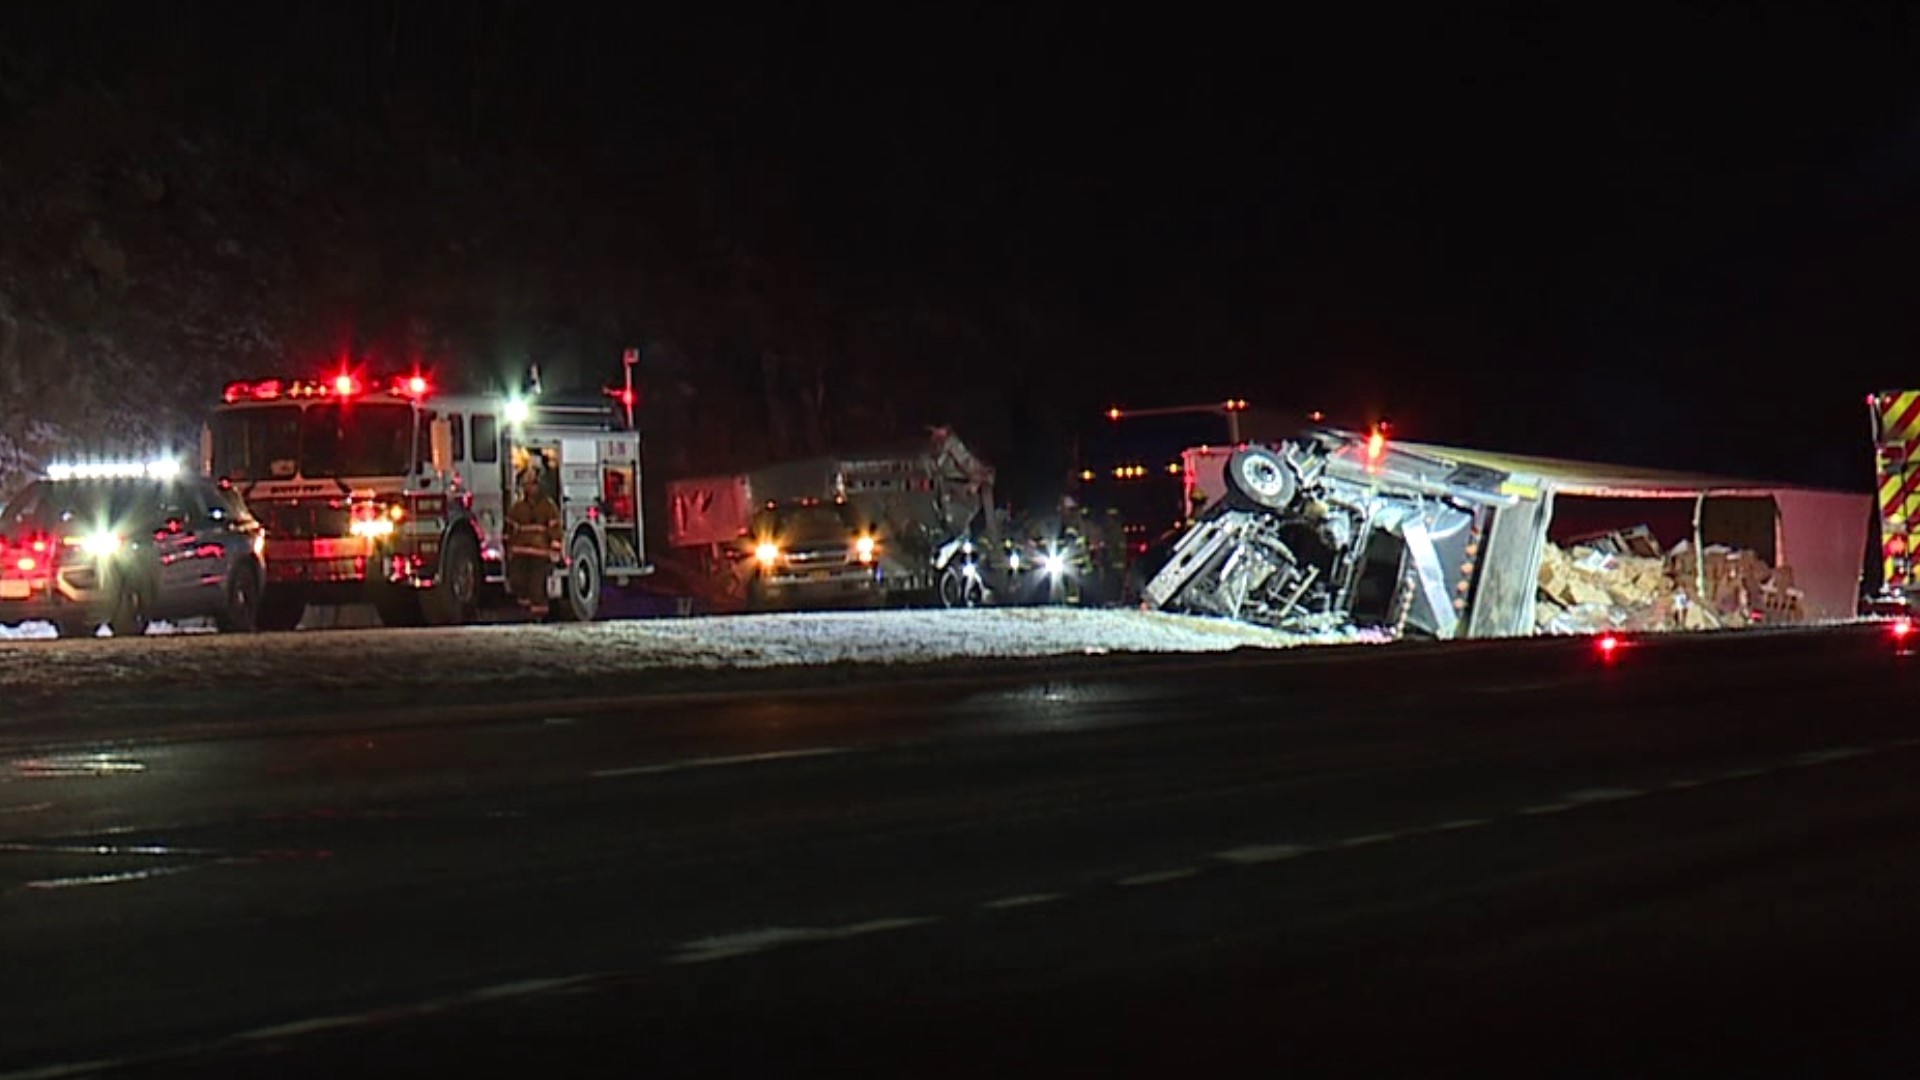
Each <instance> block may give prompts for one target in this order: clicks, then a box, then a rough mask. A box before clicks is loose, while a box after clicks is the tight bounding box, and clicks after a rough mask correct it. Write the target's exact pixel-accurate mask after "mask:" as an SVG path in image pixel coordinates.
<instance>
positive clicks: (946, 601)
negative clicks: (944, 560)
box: [937, 562, 987, 608]
mask: <svg viewBox="0 0 1920 1080" xmlns="http://www.w3.org/2000/svg"><path fill="white" fill-rule="evenodd" d="M937 591H938V594H939V597H940V606H941V607H948V608H957V607H980V606H982V605H984V604H985V603H986V602H987V587H986V585H985V584H984V583H983V582H981V580H980V575H978V574H973V575H969V574H967V572H966V571H965V570H963V569H962V568H961V564H960V563H957V562H952V563H948V564H947V567H946V569H944V570H942V571H940V584H939V586H938V587H937Z"/></svg>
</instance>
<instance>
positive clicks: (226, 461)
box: [213, 402, 413, 480]
mask: <svg viewBox="0 0 1920 1080" xmlns="http://www.w3.org/2000/svg"><path fill="white" fill-rule="evenodd" d="M412 447H413V410H412V407H411V406H407V405H396V404H358V403H344V404H343V403H340V402H319V403H315V404H312V405H274V406H269V407H266V408H246V409H234V410H232V411H230V412H225V413H222V414H220V415H218V416H216V417H214V420H213V471H214V475H215V476H221V477H226V478H229V479H233V480H285V479H290V478H292V477H294V476H306V477H322V476H388V475H393V474H397V473H405V472H407V471H408V470H409V469H410V468H411V467H412V465H413V460H412Z"/></svg>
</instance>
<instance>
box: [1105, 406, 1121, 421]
mask: <svg viewBox="0 0 1920 1080" xmlns="http://www.w3.org/2000/svg"><path fill="white" fill-rule="evenodd" d="M1121 415H1122V413H1121V412H1120V406H1118V405H1115V406H1114V407H1113V408H1111V409H1108V410H1107V419H1109V420H1112V421H1114V422H1116V423H1117V422H1119V420H1120V417H1121Z"/></svg>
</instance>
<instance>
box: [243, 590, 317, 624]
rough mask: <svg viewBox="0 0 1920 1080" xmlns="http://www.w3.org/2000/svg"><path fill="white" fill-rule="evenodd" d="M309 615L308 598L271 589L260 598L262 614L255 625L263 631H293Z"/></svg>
mask: <svg viewBox="0 0 1920 1080" xmlns="http://www.w3.org/2000/svg"><path fill="white" fill-rule="evenodd" d="M306 613H307V598H306V597H304V596H302V595H300V594H299V593H297V592H282V591H281V590H279V589H271V590H268V591H267V592H266V594H265V595H263V596H261V597H260V614H259V616H258V617H257V618H256V619H255V620H254V625H255V626H257V627H258V628H260V629H262V630H274V631H280V630H291V629H293V628H294V627H296V626H299V625H300V616H302V615H304V614H306Z"/></svg>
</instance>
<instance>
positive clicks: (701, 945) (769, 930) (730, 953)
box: [667, 915, 940, 964]
mask: <svg viewBox="0 0 1920 1080" xmlns="http://www.w3.org/2000/svg"><path fill="white" fill-rule="evenodd" d="M939 921H940V920H939V918H938V917H937V916H927V915H910V916H904V917H895V918H887V919H869V920H867V921H866V922H858V923H853V924H851V925H848V926H835V927H824V928H822V927H804V926H801V927H796V926H769V927H765V928H763V929H759V930H743V931H741V932H739V933H733V934H717V935H715V936H713V937H704V938H696V939H695V940H693V941H688V942H683V943H682V944H681V945H680V947H679V951H678V952H677V953H675V954H674V955H673V956H671V957H669V958H668V961H667V962H668V963H673V964H707V963H712V962H714V961H716V960H731V959H734V958H736V957H741V956H751V955H753V954H754V953H759V952H766V951H768V950H770V949H777V948H780V947H781V946H783V945H798V944H801V943H803V942H810V941H838V940H842V939H845V938H851V937H862V936H865V935H867V934H881V933H885V932H887V931H889V930H905V929H907V928H909V927H914V926H925V925H927V924H928V923H935V922H939Z"/></svg>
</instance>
